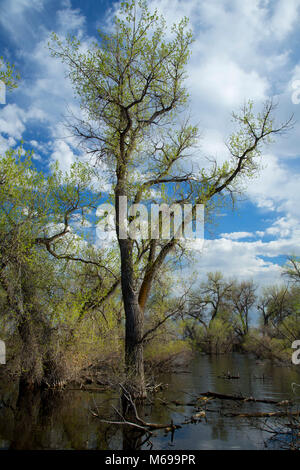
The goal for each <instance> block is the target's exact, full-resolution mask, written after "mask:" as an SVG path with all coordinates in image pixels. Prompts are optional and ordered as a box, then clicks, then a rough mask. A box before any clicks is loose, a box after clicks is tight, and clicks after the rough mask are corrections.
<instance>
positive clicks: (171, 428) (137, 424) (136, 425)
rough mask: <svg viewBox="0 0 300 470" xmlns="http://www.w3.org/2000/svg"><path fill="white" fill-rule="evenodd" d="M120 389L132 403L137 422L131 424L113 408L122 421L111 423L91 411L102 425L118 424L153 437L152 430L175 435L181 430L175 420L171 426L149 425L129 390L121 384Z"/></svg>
mask: <svg viewBox="0 0 300 470" xmlns="http://www.w3.org/2000/svg"><path fill="white" fill-rule="evenodd" d="M120 387H121V389H122V391H123V394H124V396H125V398H126V399H127V401H128V403H130V405H131V407H132V410H133V411H134V415H135V416H134V417H135V421H136V422H131V421H128V420H126V419H125V417H124V416H123V415H122V414H121V413H120V412H119V411H118V410H117V409H116V408H115V407H114V406H113V409H114V411H115V412H116V413H117V414H118V416H119V417H120V418H121V421H110V420H106V419H102V418H100V415H99V413H98V410H97V413H95V412H94V411H92V410H91V414H92V415H93V416H94V417H96V418H99V419H100V420H101V422H102V423H107V424H116V425H126V426H131V427H134V428H137V429H140V430H141V431H143V432H147V433H148V434H150V435H152V432H151V430H155V429H165V431H166V432H172V433H174V432H175V430H176V429H180V428H181V426H180V425H179V424H174V423H173V420H171V423H169V424H156V423H147V422H146V421H145V420H143V419H142V418H141V417H140V416H139V415H138V412H137V408H136V405H135V403H134V401H133V399H132V397H131V395H130V393H128V392H127V390H126V389H125V388H124V386H123V385H122V384H120Z"/></svg>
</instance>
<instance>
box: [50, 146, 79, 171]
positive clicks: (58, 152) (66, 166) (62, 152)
mask: <svg viewBox="0 0 300 470" xmlns="http://www.w3.org/2000/svg"><path fill="white" fill-rule="evenodd" d="M50 160H51V161H52V162H55V161H58V162H59V166H60V168H61V170H62V171H64V172H67V171H69V170H70V167H71V165H72V163H74V162H75V160H76V155H75V154H74V153H73V151H72V150H71V148H70V146H69V145H68V144H67V143H66V142H64V141H63V140H58V141H56V142H55V143H54V152H53V153H52V154H51V156H50Z"/></svg>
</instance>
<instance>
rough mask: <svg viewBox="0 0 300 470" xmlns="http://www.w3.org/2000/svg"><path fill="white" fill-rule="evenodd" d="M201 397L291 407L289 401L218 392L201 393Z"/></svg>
mask: <svg viewBox="0 0 300 470" xmlns="http://www.w3.org/2000/svg"><path fill="white" fill-rule="evenodd" d="M200 395H201V396H205V397H211V398H218V399H220V400H235V401H244V402H254V403H267V404H272V405H289V404H290V403H291V402H289V401H288V400H284V401H276V400H271V399H265V398H253V397H244V396H242V395H225V394H223V393H217V392H206V393H200Z"/></svg>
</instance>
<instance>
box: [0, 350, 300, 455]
mask: <svg viewBox="0 0 300 470" xmlns="http://www.w3.org/2000/svg"><path fill="white" fill-rule="evenodd" d="M227 371H230V372H231V373H232V374H235V373H239V375H240V379H239V380H225V379H224V378H221V376H222V375H223V374H224V373H227ZM159 381H160V382H163V383H167V384H168V388H167V389H165V390H163V391H162V392H159V393H158V394H156V395H155V396H154V397H152V398H151V400H150V401H149V403H147V404H145V405H144V406H143V407H141V408H139V410H138V412H139V414H140V416H141V417H144V418H145V419H146V420H147V421H152V422H155V423H170V422H171V420H172V419H173V421H174V423H177V424H182V423H183V422H184V420H185V418H190V417H191V415H192V414H193V413H194V412H195V411H194V410H193V408H192V407H191V406H185V405H178V403H177V404H172V403H171V402H172V401H174V400H176V401H177V402H180V403H188V402H189V401H190V400H191V397H193V399H195V397H198V396H199V394H200V393H201V392H206V391H209V390H211V391H215V392H218V393H225V394H237V393H241V394H242V395H245V396H254V397H263V398H271V399H276V400H278V401H280V400H286V399H289V398H295V394H293V391H292V387H291V384H292V383H293V382H295V383H300V377H299V372H298V371H297V369H296V368H294V369H289V368H285V367H279V366H276V365H274V364H263V363H257V361H255V360H254V359H253V358H251V357H249V356H244V355H239V354H234V355H231V356H221V357H208V356H199V357H197V358H195V359H194V360H193V361H192V362H191V364H190V367H189V373H179V374H168V375H167V374H165V375H163V376H161V377H160V378H159ZM298 395H300V393H298ZM299 398H300V397H299ZM217 402H218V403H217ZM95 404H97V407H98V411H99V413H100V414H101V416H103V417H104V418H106V419H109V418H110V417H111V416H112V406H115V407H118V406H119V405H120V403H119V398H118V396H117V394H116V393H113V392H103V393H91V392H87V391H71V390H63V391H56V392H51V391H36V392H30V393H29V392H28V391H27V392H25V391H23V392H22V393H20V394H19V393H18V388H17V386H16V385H13V386H12V385H9V384H8V383H5V381H4V380H2V381H1V383H0V448H2V449H3V448H11V449H101V450H106V449H113V450H118V449H126V450H136V449H139V448H142V449H150V448H151V446H152V445H153V448H154V449H235V448H236V449H238V448H239V449H257V448H263V447H264V442H265V441H266V440H267V438H268V436H267V434H266V433H265V432H264V431H263V430H262V429H260V426H257V422H254V421H252V422H251V420H249V419H248V420H243V419H236V418H232V417H228V416H226V414H228V411H229V410H230V411H232V410H234V411H239V410H240V409H243V411H245V410H246V411H247V410H252V411H272V405H266V404H261V403H255V404H254V403H249V404H244V403H240V402H230V403H228V402H226V401H224V402H220V401H218V400H213V401H211V402H209V403H208V404H207V412H206V418H205V419H203V420H202V421H201V422H198V423H196V424H189V425H184V426H182V428H181V429H179V430H176V432H175V435H174V441H173V442H172V436H171V434H170V433H169V434H166V433H165V432H164V431H163V430H159V431H155V433H154V435H152V436H151V437H150V439H149V436H147V434H142V433H141V432H139V431H138V430H136V429H133V428H130V427H128V426H115V425H111V424H106V423H102V422H100V420H98V419H97V418H94V417H93V416H92V414H91V413H90V410H91V409H94V408H95ZM241 407H242V408H241Z"/></svg>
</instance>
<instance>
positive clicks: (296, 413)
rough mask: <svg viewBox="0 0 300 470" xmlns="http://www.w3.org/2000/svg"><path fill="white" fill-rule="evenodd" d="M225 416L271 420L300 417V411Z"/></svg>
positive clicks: (230, 414) (229, 414) (228, 414)
mask: <svg viewBox="0 0 300 470" xmlns="http://www.w3.org/2000/svg"><path fill="white" fill-rule="evenodd" d="M225 416H233V417H237V418H270V417H273V416H274V417H282V416H300V411H270V412H267V411H266V412H265V411H262V412H259V411H258V412H256V413H227V414H226V415H225Z"/></svg>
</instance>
